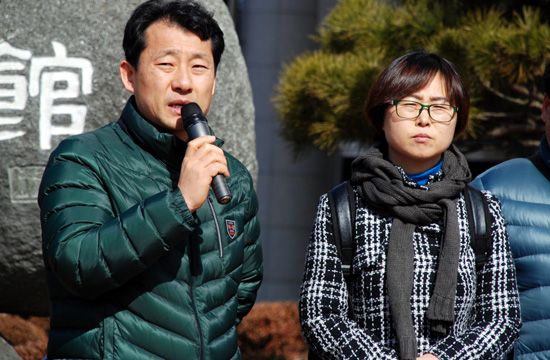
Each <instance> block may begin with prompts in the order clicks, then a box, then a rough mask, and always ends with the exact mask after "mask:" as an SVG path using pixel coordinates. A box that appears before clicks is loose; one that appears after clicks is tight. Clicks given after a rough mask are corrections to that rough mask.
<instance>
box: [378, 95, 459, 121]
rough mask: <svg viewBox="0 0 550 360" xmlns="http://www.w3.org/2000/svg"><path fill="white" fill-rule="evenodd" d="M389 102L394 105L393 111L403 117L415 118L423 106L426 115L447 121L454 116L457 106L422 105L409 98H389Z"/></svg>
mask: <svg viewBox="0 0 550 360" xmlns="http://www.w3.org/2000/svg"><path fill="white" fill-rule="evenodd" d="M388 103H389V104H392V105H395V113H396V114H397V116H399V117H400V118H403V119H416V118H417V117H419V116H420V113H421V112H422V110H423V109H424V108H426V109H427V110H428V115H429V116H430V118H431V119H432V120H433V121H435V122H440V123H448V122H451V120H452V119H453V117H454V116H455V114H456V112H457V111H458V108H457V107H456V106H452V105H449V104H431V105H422V104H421V103H419V102H416V101H411V100H390V101H388Z"/></svg>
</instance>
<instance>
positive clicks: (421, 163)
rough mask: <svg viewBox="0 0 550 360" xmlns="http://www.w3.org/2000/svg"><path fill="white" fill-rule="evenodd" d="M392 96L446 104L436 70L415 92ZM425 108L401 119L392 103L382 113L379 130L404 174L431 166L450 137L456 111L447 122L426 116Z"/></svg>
mask: <svg viewBox="0 0 550 360" xmlns="http://www.w3.org/2000/svg"><path fill="white" fill-rule="evenodd" d="M393 100H413V101H416V102H419V103H421V104H423V105H431V104H450V103H449V99H448V98H447V93H446V89H445V82H444V81H443V78H442V77H441V75H440V74H439V73H438V74H437V75H435V76H434V78H433V79H432V80H431V81H430V82H429V83H428V85H426V87H424V88H423V89H421V90H419V91H418V92H416V93H414V94H410V95H409V96H407V97H405V98H403V99H393ZM450 105H456V104H450ZM427 110H428V109H426V108H424V109H423V110H422V112H421V113H420V116H418V117H417V118H416V119H403V118H400V117H399V116H397V114H396V113H395V106H393V105H392V106H388V108H387V110H386V114H385V116H384V124H383V127H382V130H384V134H385V137H386V140H387V142H388V156H389V158H390V160H391V161H392V162H393V163H394V164H395V165H398V166H400V167H402V168H403V170H405V172H406V173H407V174H419V173H422V172H424V171H426V170H429V169H431V168H432V167H434V166H435V165H436V164H437V163H438V162H439V160H440V159H441V155H442V154H443V152H444V151H445V150H447V148H448V147H449V146H450V145H451V142H452V141H453V137H454V133H455V128H456V122H457V120H456V119H457V115H456V114H455V116H454V117H453V119H452V120H451V122H449V123H439V122H433V121H432V120H431V119H430V116H429V115H428V111H427Z"/></svg>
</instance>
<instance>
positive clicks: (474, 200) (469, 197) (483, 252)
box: [464, 184, 493, 271]
mask: <svg viewBox="0 0 550 360" xmlns="http://www.w3.org/2000/svg"><path fill="white" fill-rule="evenodd" d="M464 198H465V202H466V212H467V213H468V224H469V226H470V241H471V243H470V245H471V246H472V249H473V250H474V254H475V256H476V270H477V271H479V270H481V269H482V268H483V265H485V263H486V262H487V260H488V259H489V256H490V255H491V249H492V248H493V237H492V236H491V223H492V221H491V216H490V213H489V204H488V202H487V198H486V197H485V195H483V193H482V192H481V191H480V190H478V189H476V188H475V187H474V186H473V185H471V184H466V187H465V188H464Z"/></svg>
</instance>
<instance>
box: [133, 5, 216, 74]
mask: <svg viewBox="0 0 550 360" xmlns="http://www.w3.org/2000/svg"><path fill="white" fill-rule="evenodd" d="M159 20H163V21H167V22H168V23H169V24H173V25H176V26H179V27H181V28H182V29H184V30H187V31H190V32H192V33H194V34H195V35H197V36H198V37H199V38H200V39H201V40H202V41H207V40H211V41H212V54H213V56H214V66H215V69H217V68H218V64H219V62H220V59H221V57H222V53H223V50H224V48H225V42H224V39H223V32H222V30H221V29H220V27H219V25H218V23H217V22H216V20H214V17H213V16H212V14H211V13H209V12H208V11H206V10H205V9H204V8H203V7H202V6H201V5H199V4H197V3H195V2H193V1H179V0H149V1H146V2H144V3H143V4H141V5H139V6H138V7H137V8H136V9H135V10H134V12H133V13H132V15H131V16H130V19H128V22H127V23H126V28H125V29H124V39H123V41H122V48H123V49H124V55H125V56H126V61H128V62H129V63H130V64H131V65H132V66H133V67H134V68H136V69H137V66H138V62H139V57H140V55H141V52H142V51H143V49H144V48H145V46H146V45H147V44H146V43H145V30H147V28H148V27H149V26H150V25H151V24H153V23H155V22H157V21H159Z"/></svg>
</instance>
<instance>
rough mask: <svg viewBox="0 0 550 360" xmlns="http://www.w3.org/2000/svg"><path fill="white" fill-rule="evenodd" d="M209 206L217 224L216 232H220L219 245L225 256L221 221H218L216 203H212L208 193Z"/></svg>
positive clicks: (221, 252) (221, 254) (221, 255)
mask: <svg viewBox="0 0 550 360" xmlns="http://www.w3.org/2000/svg"><path fill="white" fill-rule="evenodd" d="M208 207H209V208H210V212H211V213H212V217H213V218H214V224H215V225H216V233H217V234H218V246H219V247H220V257H223V242H222V232H221V230H220V223H219V222H218V217H217V216H216V211H214V205H213V204H212V199H211V198H210V195H208Z"/></svg>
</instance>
